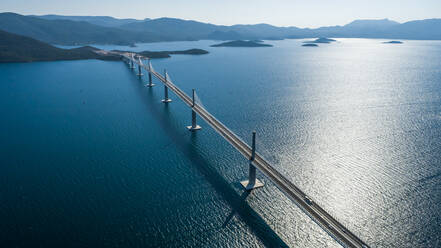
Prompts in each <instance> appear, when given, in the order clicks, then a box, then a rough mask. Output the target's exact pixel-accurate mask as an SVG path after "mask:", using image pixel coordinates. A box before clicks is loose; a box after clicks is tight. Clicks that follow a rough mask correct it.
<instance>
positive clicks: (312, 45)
mask: <svg viewBox="0 0 441 248" xmlns="http://www.w3.org/2000/svg"><path fill="white" fill-rule="evenodd" d="M302 46H304V47H318V45H317V44H314V43H307V44H303V45H302Z"/></svg>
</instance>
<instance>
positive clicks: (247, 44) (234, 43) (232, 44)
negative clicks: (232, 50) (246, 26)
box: [211, 40, 272, 47]
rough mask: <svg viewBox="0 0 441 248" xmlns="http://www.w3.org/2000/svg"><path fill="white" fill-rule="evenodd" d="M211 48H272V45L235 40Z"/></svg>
mask: <svg viewBox="0 0 441 248" xmlns="http://www.w3.org/2000/svg"><path fill="white" fill-rule="evenodd" d="M211 47H272V45H270V44H262V42H260V41H259V42H257V41H245V40H235V41H228V42H223V43H220V44H215V45H211Z"/></svg>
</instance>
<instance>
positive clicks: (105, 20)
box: [30, 15, 150, 27]
mask: <svg viewBox="0 0 441 248" xmlns="http://www.w3.org/2000/svg"><path fill="white" fill-rule="evenodd" d="M30 16H31V17H37V18H41V19H46V20H70V21H84V22H88V23H90V24H94V25H98V26H103V27H119V26H121V25H124V24H128V23H136V22H143V21H147V20H150V19H149V18H146V19H144V20H138V19H133V18H125V19H118V18H114V17H111V16H63V15H30Z"/></svg>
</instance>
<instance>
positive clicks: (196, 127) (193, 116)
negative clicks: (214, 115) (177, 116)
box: [187, 89, 202, 131]
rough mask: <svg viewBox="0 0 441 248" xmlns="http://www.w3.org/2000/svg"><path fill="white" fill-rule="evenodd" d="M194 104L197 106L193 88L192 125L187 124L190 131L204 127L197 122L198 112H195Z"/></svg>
mask: <svg viewBox="0 0 441 248" xmlns="http://www.w3.org/2000/svg"><path fill="white" fill-rule="evenodd" d="M194 106H195V90H194V89H193V100H192V106H191V126H187V128H188V130H190V131H197V130H200V129H201V128H202V127H201V126H199V125H198V124H196V112H194V109H193V108H194Z"/></svg>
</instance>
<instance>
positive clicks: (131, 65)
mask: <svg viewBox="0 0 441 248" xmlns="http://www.w3.org/2000/svg"><path fill="white" fill-rule="evenodd" d="M133 68H135V66H133V60H130V69H133Z"/></svg>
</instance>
